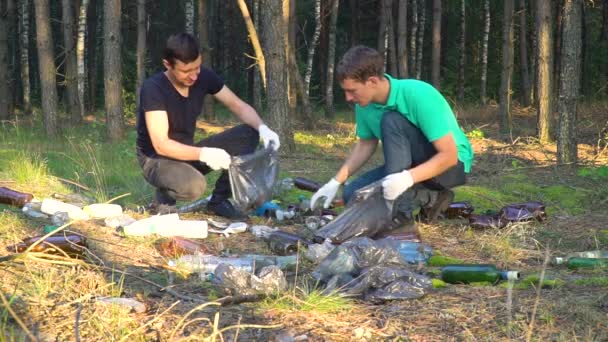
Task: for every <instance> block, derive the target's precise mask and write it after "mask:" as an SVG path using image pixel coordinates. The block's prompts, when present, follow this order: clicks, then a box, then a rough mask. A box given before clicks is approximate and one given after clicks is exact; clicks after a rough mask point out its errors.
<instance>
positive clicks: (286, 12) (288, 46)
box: [283, 0, 299, 118]
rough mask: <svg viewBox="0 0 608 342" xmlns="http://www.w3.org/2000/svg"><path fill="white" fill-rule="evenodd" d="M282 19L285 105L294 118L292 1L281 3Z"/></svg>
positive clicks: (295, 110)
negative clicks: (285, 68) (283, 20)
mask: <svg viewBox="0 0 608 342" xmlns="http://www.w3.org/2000/svg"><path fill="white" fill-rule="evenodd" d="M283 18H284V19H285V27H286V28H287V35H286V36H285V56H286V59H287V66H288V68H287V104H288V106H289V116H290V117H291V118H295V117H296V116H297V114H296V112H297V107H298V96H297V94H296V87H297V85H296V80H295V78H296V75H295V74H296V73H299V71H298V64H297V61H296V58H295V54H294V59H293V63H291V62H292V61H291V59H290V55H291V52H292V50H293V49H295V48H296V41H295V39H296V36H295V26H294V23H295V19H296V17H295V3H294V0H285V1H283Z"/></svg>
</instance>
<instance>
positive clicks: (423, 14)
mask: <svg viewBox="0 0 608 342" xmlns="http://www.w3.org/2000/svg"><path fill="white" fill-rule="evenodd" d="M418 7H419V8H420V23H419V25H418V43H417V47H416V78H417V79H421V78H422V52H423V51H424V33H425V25H426V0H420V6H418Z"/></svg>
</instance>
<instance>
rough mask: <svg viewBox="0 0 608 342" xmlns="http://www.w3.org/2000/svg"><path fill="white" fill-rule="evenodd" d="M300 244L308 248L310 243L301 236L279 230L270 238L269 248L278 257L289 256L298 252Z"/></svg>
mask: <svg viewBox="0 0 608 342" xmlns="http://www.w3.org/2000/svg"><path fill="white" fill-rule="evenodd" d="M298 243H300V244H303V245H305V246H308V245H309V244H310V242H309V241H307V240H306V239H304V238H302V237H301V236H298V235H295V234H291V233H288V232H283V231H280V230H277V231H276V232H273V233H272V234H270V236H269V237H268V247H269V248H270V250H271V251H273V252H274V253H276V254H278V255H288V254H292V253H295V252H297V251H298Z"/></svg>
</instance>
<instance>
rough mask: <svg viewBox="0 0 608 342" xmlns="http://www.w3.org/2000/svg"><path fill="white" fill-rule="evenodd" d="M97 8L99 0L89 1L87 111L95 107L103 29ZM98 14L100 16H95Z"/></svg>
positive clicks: (99, 3)
mask: <svg viewBox="0 0 608 342" xmlns="http://www.w3.org/2000/svg"><path fill="white" fill-rule="evenodd" d="M99 7H101V2H100V1H99V0H91V5H89V11H90V12H89V15H88V18H89V20H90V21H89V23H88V25H87V26H88V35H87V44H86V45H87V47H88V48H87V49H86V50H87V56H88V59H87V61H88V70H87V78H88V84H89V92H88V97H89V101H88V103H89V107H88V111H94V110H95V107H96V106H97V73H98V69H99V68H98V64H97V63H98V61H99V55H100V53H101V49H100V48H99V45H100V44H99V41H100V39H99V37H101V36H102V32H101V30H102V29H103V25H102V20H103V13H100V12H101V11H100V10H99ZM98 13H100V15H97V14H98Z"/></svg>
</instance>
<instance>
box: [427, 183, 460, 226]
mask: <svg viewBox="0 0 608 342" xmlns="http://www.w3.org/2000/svg"><path fill="white" fill-rule="evenodd" d="M453 200H454V192H453V191H451V190H441V191H439V193H438V194H437V198H436V199H434V200H433V201H431V203H429V204H428V205H426V206H424V207H422V209H420V220H421V221H422V222H425V223H430V222H433V221H435V220H437V218H438V217H439V215H440V214H441V213H442V212H444V211H446V210H447V209H448V206H449V205H450V203H452V201H453Z"/></svg>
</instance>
